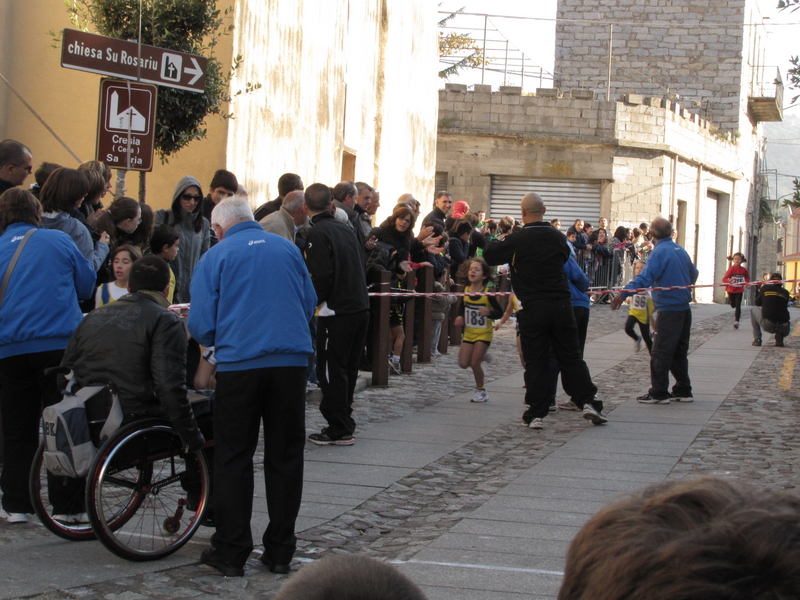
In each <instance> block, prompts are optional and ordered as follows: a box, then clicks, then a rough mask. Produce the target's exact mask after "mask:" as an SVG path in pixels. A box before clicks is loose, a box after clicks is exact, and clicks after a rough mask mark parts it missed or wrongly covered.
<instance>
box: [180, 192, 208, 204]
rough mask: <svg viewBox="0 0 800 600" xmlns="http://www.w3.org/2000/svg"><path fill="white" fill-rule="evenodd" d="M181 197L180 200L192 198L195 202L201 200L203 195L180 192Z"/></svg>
mask: <svg viewBox="0 0 800 600" xmlns="http://www.w3.org/2000/svg"><path fill="white" fill-rule="evenodd" d="M181 199H182V200H194V201H195V202H200V200H202V199H203V197H202V196H200V195H197V196H195V195H193V194H181Z"/></svg>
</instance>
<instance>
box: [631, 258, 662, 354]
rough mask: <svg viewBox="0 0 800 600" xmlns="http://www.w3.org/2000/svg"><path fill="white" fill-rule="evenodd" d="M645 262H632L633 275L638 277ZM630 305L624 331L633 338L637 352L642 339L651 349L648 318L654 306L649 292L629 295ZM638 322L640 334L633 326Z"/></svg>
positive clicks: (651, 342)
mask: <svg viewBox="0 0 800 600" xmlns="http://www.w3.org/2000/svg"><path fill="white" fill-rule="evenodd" d="M644 264H645V262H644V261H643V260H637V261H636V262H635V263H633V276H634V277H638V276H639V273H641V272H642V269H644ZM630 303H631V307H630V309H629V310H628V320H627V321H625V333H627V334H628V335H629V336H630V337H631V338H633V349H634V351H635V352H639V350H641V349H642V340H644V343H645V344H646V345H647V351H648V352H650V351H651V350H652V349H653V339H652V338H651V337H650V318H651V317H652V315H653V311H654V310H655V306H654V305H653V299H652V298H651V297H650V292H637V293H636V294H634V295H633V296H631V297H630ZM636 324H638V325H639V331H640V332H641V334H642V335H641V336H639V335H637V334H636V332H635V331H634V329H633V326H634V325H636Z"/></svg>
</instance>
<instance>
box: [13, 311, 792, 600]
mask: <svg viewBox="0 0 800 600" xmlns="http://www.w3.org/2000/svg"><path fill="white" fill-rule="evenodd" d="M625 317H626V314H625V312H624V311H622V312H621V313H611V312H610V311H609V309H608V308H607V307H594V308H593V309H592V316H591V322H590V332H589V340H590V341H591V340H596V339H598V338H601V337H603V336H605V335H607V334H609V333H613V332H615V331H618V330H619V329H621V328H622V325H623V323H624V320H625ZM723 327H730V316H729V315H727V314H725V315H721V316H718V317H714V318H708V319H704V320H697V321H696V322H695V324H694V326H693V329H692V349H695V348H697V347H698V346H699V345H701V344H702V343H704V342H705V341H706V340H708V339H710V338H711V337H712V336H714V335H715V334H716V333H717V332H719V331H720V330H721V329H722V328H723ZM787 346H788V347H787V348H783V349H780V348H773V347H764V348H763V349H762V350H761V352H760V354H759V355H758V357H757V359H756V360H755V362H754V363H753V365H752V367H751V368H750V369H749V371H748V372H747V373H746V374H745V377H744V378H743V379H742V382H741V383H740V384H739V386H737V387H736V388H735V389H734V391H733V393H731V394H730V395H729V397H728V398H727V399H726V400H725V402H724V403H723V404H722V406H721V407H720V408H719V410H718V411H717V412H716V414H715V415H714V416H713V418H712V419H711V421H710V422H709V423H708V426H707V427H706V428H705V429H704V430H703V431H702V432H701V433H700V435H698V436H697V438H696V439H695V441H694V442H693V443H692V445H691V446H690V448H689V450H688V451H687V452H686V453H685V455H684V456H683V458H682V459H681V460H680V461H679V462H678V464H677V465H676V466H675V468H674V469H673V471H672V473H671V474H670V477H684V476H686V475H695V474H719V475H725V476H728V477H735V478H741V479H744V480H747V481H751V482H757V483H759V484H763V485H765V486H769V487H773V488H781V489H793V488H795V487H796V486H797V485H798V484H800V475H798V473H800V470H798V469H797V468H796V467H797V466H798V462H800V453H798V452H797V450H798V447H800V436H798V434H797V416H796V415H797V410H798V408H797V394H796V392H795V391H793V389H791V388H793V387H795V386H794V385H793V384H792V378H794V380H795V381H796V380H797V378H798V376H800V374H798V372H797V370H798V369H799V368H800V361H798V360H796V358H797V353H798V350H799V349H800V338H798V337H789V338H787ZM492 352H493V354H494V355H495V357H496V361H495V362H493V363H492V364H491V365H488V366H487V368H486V375H487V382H490V381H493V380H496V379H499V378H501V377H504V376H507V375H510V374H513V373H516V372H518V371H520V365H519V360H518V357H517V354H516V347H515V337H514V332H513V329H512V328H511V327H509V326H507V327H506V328H505V329H504V330H501V331H500V332H499V333H498V334H496V336H495V341H494V342H493V344H492ZM456 355H457V348H451V351H450V353H449V354H448V355H446V356H442V357H438V358H435V359H434V362H433V363H432V364H428V365H417V364H415V365H414V373H413V374H412V375H404V376H397V377H392V378H391V379H390V382H389V387H387V388H384V389H378V388H368V389H367V390H365V391H364V392H361V393H360V394H358V396H357V400H356V408H355V419H356V421H357V423H358V424H359V430H360V431H364V430H367V429H369V428H370V427H371V426H372V425H375V424H378V423H383V422H388V421H392V420H394V419H397V418H400V417H402V416H405V415H408V414H410V413H413V412H415V411H419V410H421V409H423V408H424V407H426V406H430V405H433V404H435V403H437V402H439V401H441V400H443V399H444V398H448V397H452V396H454V395H456V394H459V393H463V392H466V391H469V390H470V389H472V388H473V381H472V375H471V372H470V371H468V370H467V371H464V370H461V369H459V368H458V367H457V365H456ZM647 364H648V363H647V354H646V353H639V354H637V355H633V356H632V357H630V358H628V359H626V360H624V361H622V362H621V363H619V364H618V365H617V366H616V367H614V368H611V369H609V370H607V371H605V372H603V373H601V374H599V375H597V376H595V383H596V384H597V386H598V388H599V392H598V396H599V397H600V399H602V400H603V401H604V402H605V404H606V409H607V410H608V411H613V409H614V407H615V406H617V405H618V404H620V403H621V402H623V401H626V400H628V399H630V398H631V397H632V396H635V395H637V394H640V393H642V392H643V391H646V389H647V387H648V385H649V376H648V367H647ZM721 367H723V368H730V369H733V370H735V369H736V365H735V364H731V365H721ZM521 399H522V391H520V400H521ZM520 408H521V407H520ZM612 418H613V415H612ZM549 421H552V424H550V423H548V428H547V429H546V430H544V431H543V432H542V435H537V436H530V435H526V434H527V431H526V430H522V429H521V428H520V427H518V425H517V423H516V422H514V423H508V424H505V425H502V426H500V427H498V428H496V429H494V430H493V431H491V432H489V433H488V434H487V435H485V436H482V437H481V438H479V439H477V440H475V441H473V442H471V443H467V444H465V445H463V446H461V447H460V448H458V449H457V450H456V451H454V452H452V453H450V454H447V455H445V456H442V457H441V458H440V459H439V460H436V461H434V462H432V463H430V464H428V465H426V466H425V467H424V468H422V469H419V470H417V471H416V472H414V473H412V474H410V475H408V476H407V477H405V478H403V479H401V480H400V481H398V482H396V483H395V484H394V485H391V486H389V487H388V488H385V489H384V490H383V491H381V492H379V493H378V494H376V495H374V496H372V497H371V498H369V499H368V500H366V501H365V502H363V503H362V504H360V505H359V506H357V507H355V508H354V509H352V510H350V511H348V512H346V513H344V514H342V515H340V516H339V517H337V518H335V519H332V520H330V521H327V522H325V523H323V524H321V525H318V526H316V527H312V528H311V529H307V530H305V531H303V532H302V533H301V534H299V536H298V537H299V541H298V552H297V558H298V559H300V560H301V561H302V560H310V559H315V558H319V557H321V556H324V555H326V554H328V553H360V554H367V555H371V556H375V557H379V558H383V559H387V560H405V559H407V558H410V557H411V556H412V555H413V554H415V553H416V552H418V551H419V550H420V549H421V548H422V547H424V546H426V545H427V544H428V543H430V541H432V540H434V539H436V538H437V537H439V536H441V535H442V534H443V533H444V532H446V531H447V530H449V529H450V528H451V527H453V526H454V525H455V524H456V523H458V522H459V520H460V519H462V518H463V517H464V516H465V515H468V514H470V513H471V512H472V511H474V510H475V509H477V508H478V507H480V506H481V505H482V504H483V503H484V502H486V500H487V499H489V498H490V497H492V495H493V494H495V493H496V492H497V491H499V490H500V489H502V488H503V487H504V486H505V485H506V484H507V483H509V482H510V481H512V480H514V479H515V478H516V477H517V476H518V475H519V474H520V473H521V472H523V471H524V470H525V469H528V468H530V467H531V466H532V465H533V464H535V463H536V462H537V461H538V460H541V459H542V458H544V457H545V456H547V455H548V454H549V453H550V452H552V451H553V450H554V449H556V448H558V447H560V446H561V445H563V444H564V443H565V442H567V441H568V440H570V439H572V437H574V436H575V435H577V434H579V433H580V432H581V431H582V430H584V428H585V424H584V423H583V422H582V420H580V419H576V418H574V413H572V414H571V415H570V414H563V415H562V414H557V415H554V418H552V419H549ZM322 425H324V421H323V420H322V419H321V417H320V416H319V413H318V410H317V407H316V406H315V405H313V404H311V405H309V407H308V411H307V426H308V429H309V431H315V430H318V429H319V427H321V426H322ZM309 450H310V451H313V449H309ZM256 481H259V479H258V478H257V479H256ZM48 535H50V534H49V533H47V532H46V531H44V530H43V529H42V528H41V527H39V526H36V525H34V524H29V525H23V526H14V525H7V524H5V523H0V544H19V543H24V542H25V541H26V540H32V539H35V538H40V537H45V536H48ZM295 564H297V563H295ZM158 569H159V566H158V564H153V568H152V570H151V572H149V573H145V574H142V575H138V576H135V577H127V578H122V579H116V580H109V581H104V582H101V583H96V584H92V585H89V586H85V587H77V588H71V589H68V590H60V591H53V592H50V593H48V594H44V595H40V596H36V598H41V599H45V598H47V599H54V600H55V599H62V598H85V599H87V600H94V599H98V600H99V599H104V600H139V599H147V598H152V599H159V600H161V599H172V598H201V599H212V598H214V599H216V598H245V599H249V598H271V597H272V596H273V595H274V593H275V592H276V590H277V589H278V588H279V587H280V585H281V584H282V583H283V581H285V579H286V576H276V575H272V574H269V573H266V572H265V571H264V569H263V566H262V565H261V564H260V562H259V561H258V560H257V558H256V557H251V560H250V561H249V562H248V565H247V567H246V574H245V577H244V578H240V579H224V578H222V577H218V576H217V575H216V574H215V572H214V571H212V570H211V569H209V568H208V567H204V566H202V565H199V564H196V563H195V564H191V565H188V566H181V567H177V568H165V569H163V570H160V571H159V570H158Z"/></svg>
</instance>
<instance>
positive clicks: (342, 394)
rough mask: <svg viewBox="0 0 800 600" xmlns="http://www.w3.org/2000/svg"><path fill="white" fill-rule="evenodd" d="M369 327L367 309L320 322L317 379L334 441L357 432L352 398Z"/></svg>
mask: <svg viewBox="0 0 800 600" xmlns="http://www.w3.org/2000/svg"><path fill="white" fill-rule="evenodd" d="M368 324H369V311H366V310H364V311H361V312H358V313H353V314H350V315H335V316H332V317H319V318H318V320H317V379H318V380H319V386H320V388H322V401H321V402H320V404H319V410H320V412H321V413H322V416H323V417H325V420H326V421H327V422H328V430H327V434H328V437H330V438H331V439H339V438H341V437H343V436H346V435H352V434H353V432H354V431H355V430H356V422H355V421H354V420H353V395H354V394H355V390H356V380H357V379H358V366H359V363H360V362H361V355H362V354H363V352H364V342H365V340H366V336H367V326H368Z"/></svg>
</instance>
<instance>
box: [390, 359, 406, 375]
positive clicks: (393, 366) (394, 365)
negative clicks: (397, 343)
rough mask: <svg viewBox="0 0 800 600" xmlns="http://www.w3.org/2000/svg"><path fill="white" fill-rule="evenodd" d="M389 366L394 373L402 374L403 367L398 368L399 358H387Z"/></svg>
mask: <svg viewBox="0 0 800 600" xmlns="http://www.w3.org/2000/svg"><path fill="white" fill-rule="evenodd" d="M389 368H390V369H391V370H392V371H394V374H395V375H402V374H403V369H401V368H400V359H399V358H398V359H397V360H394V359H389Z"/></svg>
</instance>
